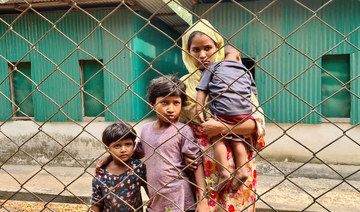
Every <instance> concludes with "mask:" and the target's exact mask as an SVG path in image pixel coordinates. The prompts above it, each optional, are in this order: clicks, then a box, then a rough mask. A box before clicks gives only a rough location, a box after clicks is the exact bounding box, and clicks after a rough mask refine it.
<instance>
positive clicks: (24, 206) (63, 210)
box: [0, 200, 88, 212]
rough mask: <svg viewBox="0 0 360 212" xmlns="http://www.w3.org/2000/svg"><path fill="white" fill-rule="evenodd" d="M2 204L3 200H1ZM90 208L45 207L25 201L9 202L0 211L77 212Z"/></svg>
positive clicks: (56, 204)
mask: <svg viewBox="0 0 360 212" xmlns="http://www.w3.org/2000/svg"><path fill="white" fill-rule="evenodd" d="M0 202H1V204H2V203H3V200H0ZM87 210H88V207H87V206H85V205H77V204H62V203H51V204H48V205H46V206H45V204H44V203H40V202H23V201H7V202H6V203H5V204H4V205H3V206H2V207H1V208H0V211H1V212H3V211H10V212H15V211H16V212H18V211H21V212H33V211H46V212H47V211H59V212H77V211H87Z"/></svg>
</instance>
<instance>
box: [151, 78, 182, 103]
mask: <svg viewBox="0 0 360 212" xmlns="http://www.w3.org/2000/svg"><path fill="white" fill-rule="evenodd" d="M185 91H186V85H185V84H184V83H183V82H182V81H181V80H180V79H179V78H178V77H176V76H174V75H166V76H161V77H158V78H155V79H153V80H151V81H150V84H149V86H148V87H147V95H146V97H147V98H148V100H149V102H150V103H151V104H155V102H156V99H157V98H158V97H161V96H163V97H165V96H178V97H180V98H181V105H182V106H183V105H184V104H185V100H186V94H185Z"/></svg>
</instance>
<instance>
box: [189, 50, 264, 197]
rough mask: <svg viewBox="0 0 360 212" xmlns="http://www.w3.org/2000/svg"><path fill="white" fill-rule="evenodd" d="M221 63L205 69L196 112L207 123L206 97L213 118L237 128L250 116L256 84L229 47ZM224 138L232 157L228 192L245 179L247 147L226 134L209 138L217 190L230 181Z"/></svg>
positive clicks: (235, 137) (237, 54) (238, 139)
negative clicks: (214, 165) (216, 172)
mask: <svg viewBox="0 0 360 212" xmlns="http://www.w3.org/2000/svg"><path fill="white" fill-rule="evenodd" d="M224 48H225V59H224V61H220V62H216V63H214V64H212V65H211V66H209V67H208V68H206V69H205V70H204V71H203V72H202V75H201V78H200V82H199V84H198V86H197V87H196V90H197V91H198V93H197V96H196V102H197V105H196V112H197V114H198V116H199V118H200V120H201V121H202V122H205V120H206V114H205V111H204V104H205V98H206V95H207V94H209V102H210V103H209V108H210V111H211V113H212V114H213V115H214V118H215V119H217V120H220V121H222V122H225V123H228V124H232V125H236V124H238V123H241V122H244V121H245V120H246V119H248V118H250V117H251V113H252V110H253V104H252V103H251V94H252V93H254V94H257V89H256V85H255V81H254V79H253V77H252V75H251V73H250V72H249V71H248V70H247V68H246V67H245V66H244V65H243V64H242V63H241V57H240V53H239V52H238V51H237V50H236V49H235V48H234V47H232V46H230V45H226V46H225V47H224ZM225 139H226V140H228V141H229V142H230V144H231V148H232V151H233V154H234V157H235V165H236V166H235V168H236V169H235V173H234V175H233V176H234V179H232V181H231V189H232V190H238V189H239V188H240V187H241V186H242V185H243V183H244V182H245V181H246V180H247V178H248V172H247V170H246V167H245V164H246V162H247V156H248V155H247V152H248V149H247V144H245V143H244V142H243V140H242V138H241V137H239V136H237V135H235V134H228V135H226V137H225V138H223V136H222V135H218V136H215V137H213V138H212V142H214V159H215V160H216V164H217V169H218V171H219V183H218V185H217V186H216V188H215V189H216V190H217V191H218V192H220V191H221V190H222V189H223V188H224V187H225V186H226V184H227V183H228V182H229V180H231V174H230V172H229V171H228V170H227V169H226V168H225V167H226V164H227V158H226V157H227V150H226V145H225V143H224V142H225Z"/></svg>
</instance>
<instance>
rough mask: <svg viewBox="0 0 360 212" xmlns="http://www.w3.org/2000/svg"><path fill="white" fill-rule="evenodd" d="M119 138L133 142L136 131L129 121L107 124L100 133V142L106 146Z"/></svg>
mask: <svg viewBox="0 0 360 212" xmlns="http://www.w3.org/2000/svg"><path fill="white" fill-rule="evenodd" d="M119 139H121V140H124V139H131V140H132V141H133V142H135V139H136V131H135V130H134V129H133V128H132V126H131V125H130V124H129V123H126V122H124V123H120V122H118V123H114V124H112V125H110V126H107V127H106V128H105V130H104V132H103V134H102V142H103V143H104V144H105V145H106V146H110V144H111V143H112V142H115V141H118V140H119Z"/></svg>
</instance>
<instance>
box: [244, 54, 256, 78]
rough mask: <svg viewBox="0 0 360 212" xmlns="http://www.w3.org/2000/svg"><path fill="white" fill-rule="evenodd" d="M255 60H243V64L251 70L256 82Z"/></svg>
mask: <svg viewBox="0 0 360 212" xmlns="http://www.w3.org/2000/svg"><path fill="white" fill-rule="evenodd" d="M254 60H255V59H254V58H253V59H250V58H241V61H242V63H243V64H244V66H245V67H246V68H247V69H249V70H250V73H251V75H252V76H253V78H254V80H255V66H254V65H255V62H254Z"/></svg>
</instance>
